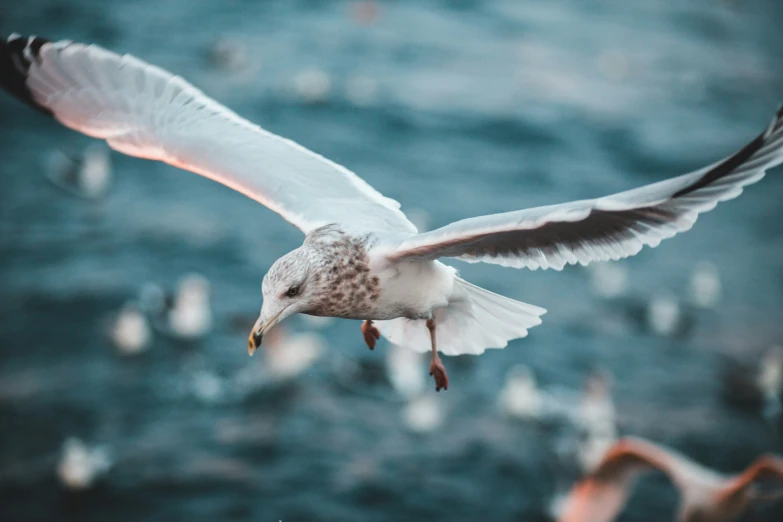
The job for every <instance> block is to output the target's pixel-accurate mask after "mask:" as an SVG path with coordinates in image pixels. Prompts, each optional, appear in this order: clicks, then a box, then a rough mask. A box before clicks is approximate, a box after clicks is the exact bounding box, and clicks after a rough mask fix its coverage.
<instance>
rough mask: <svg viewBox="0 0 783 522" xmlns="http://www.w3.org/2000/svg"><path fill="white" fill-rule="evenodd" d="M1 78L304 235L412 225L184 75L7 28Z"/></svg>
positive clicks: (92, 130) (408, 229) (49, 108)
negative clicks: (328, 228) (331, 227)
mask: <svg viewBox="0 0 783 522" xmlns="http://www.w3.org/2000/svg"><path fill="white" fill-rule="evenodd" d="M0 85H2V86H3V88H5V89H6V90H8V91H10V92H11V93H12V94H14V95H16V96H17V97H19V98H21V99H22V100H24V101H25V102H27V103H29V104H31V105H33V106H35V107H37V108H38V109H40V110H41V111H43V112H45V113H47V114H49V115H51V116H52V117H54V118H55V119H56V120H58V121H59V122H60V123H62V124H63V125H65V126H67V127H70V128H72V129H74V130H77V131H79V132H82V133H84V134H87V135H89V136H93V137H95V138H101V139H104V140H106V141H107V142H108V144H109V145H110V146H111V147H112V148H113V149H116V150H118V151H120V152H124V153H125V154H128V155H131V156H137V157H141V158H147V159H155V160H160V161H164V162H166V163H169V164H171V165H174V166H176V167H180V168H183V169H186V170H190V171H192V172H195V173H197V174H200V175H202V176H205V177H207V178H210V179H213V180H215V181H217V182H219V183H222V184H223V185H226V186H228V187H230V188H232V189H234V190H236V191H238V192H241V193H242V194H245V195H246V196H248V197H250V198H252V199H254V200H256V201H258V202H259V203H262V204H263V205H266V206H267V207H269V208H270V209H272V210H274V211H275V212H277V213H279V214H280V215H281V216H283V217H284V218H285V219H286V220H288V221H289V222H291V223H293V224H294V225H296V226H297V227H299V228H300V229H301V230H302V231H304V232H305V233H308V232H310V231H311V230H314V229H315V228H318V227H320V226H323V225H327V224H330V223H339V224H341V225H344V226H345V227H347V228H351V229H361V230H367V231H376V230H381V231H391V232H398V233H399V232H401V233H404V234H405V235H409V234H413V233H415V232H416V228H415V227H414V226H413V225H412V224H411V223H410V221H408V219H407V218H406V217H405V215H404V214H403V213H402V212H401V211H400V209H399V207H400V205H399V203H397V202H396V201H394V200H392V199H389V198H386V197H384V196H382V195H381V194H380V193H378V192H377V191H376V190H374V189H373V188H372V187H370V185H368V184H367V183H366V182H365V181H363V180H362V179H361V178H359V177H358V176H356V175H355V174H354V173H352V172H350V171H349V170H348V169H346V168H344V167H341V166H340V165H337V164H336V163H333V162H331V161H329V160H328V159H326V158H323V157H322V156H319V155H318V154H316V153H314V152H311V151H309V150H307V149H305V148H304V147H302V146H300V145H298V144H296V143H294V142H293V141H290V140H287V139H284V138H281V137H279V136H276V135H274V134H272V133H270V132H267V131H265V130H264V129H262V128H261V127H258V126H257V125H254V124H252V123H250V122H249V121H247V120H245V119H244V118H241V117H239V116H238V115H236V114H235V113H234V112H232V111H231V110H229V109H227V108H226V107H224V106H222V105H220V104H219V103H217V102H216V101H214V100H212V99H211V98H209V97H208V96H206V95H205V94H204V93H202V92H201V91H199V90H198V89H196V88H195V87H193V86H192V85H190V84H189V83H188V82H186V81H185V80H183V79H182V78H180V77H178V76H174V75H172V74H171V73H169V72H167V71H164V70H163V69H160V68H158V67H155V66H152V65H149V64H147V63H145V62H143V61H141V60H139V59H137V58H134V57H133V56H129V55H123V56H120V55H118V54H115V53H112V52H110V51H107V50H105V49H102V48H100V47H97V46H95V45H84V44H79V43H72V42H69V41H59V42H49V41H47V40H45V39H43V38H39V37H29V38H26V37H21V36H19V35H11V36H10V37H9V38H8V40H7V41H6V42H2V41H0Z"/></svg>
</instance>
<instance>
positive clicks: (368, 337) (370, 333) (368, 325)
mask: <svg viewBox="0 0 783 522" xmlns="http://www.w3.org/2000/svg"><path fill="white" fill-rule="evenodd" d="M362 335H364V342H365V343H367V346H369V347H370V350H373V349H375V341H377V340H378V339H380V338H381V332H379V331H378V329H377V328H376V327H374V326H373V325H372V320H370V319H368V320H366V321H364V322H363V323H362Z"/></svg>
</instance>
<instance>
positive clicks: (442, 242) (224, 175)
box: [0, 34, 783, 390]
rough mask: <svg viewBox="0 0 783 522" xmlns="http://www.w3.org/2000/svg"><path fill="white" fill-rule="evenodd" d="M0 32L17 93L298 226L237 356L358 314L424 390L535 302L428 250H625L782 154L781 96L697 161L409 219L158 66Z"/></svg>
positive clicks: (505, 257) (520, 326)
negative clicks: (417, 358)
mask: <svg viewBox="0 0 783 522" xmlns="http://www.w3.org/2000/svg"><path fill="white" fill-rule="evenodd" d="M0 43H1V44H2V47H0V84H2V86H3V87H4V88H5V89H6V90H8V91H9V92H11V93H12V94H14V95H16V96H17V97H19V98H21V99H22V100H23V101H25V102H27V103H28V104H30V105H32V106H34V107H36V108H37V109H39V110H41V111H43V112H44V113H46V114H48V115H50V116H52V117H53V118H55V119H56V120H58V121H59V122H60V123H62V124H63V125H65V126H67V127H70V128H72V129H75V130H77V131H79V132H82V133H84V134H87V135H88V136H92V137H96V138H100V139H104V140H106V142H107V143H108V144H109V146H111V147H112V148H113V149H115V150H117V151H120V152H123V153H125V154H128V155H131V156H137V157H141V158H147V159H154V160H160V161H163V162H166V163H168V164H170V165H174V166H176V167H180V168H182V169H185V170H190V171H192V172H195V173H196V174H200V175H202V176H205V177H207V178H210V179H213V180H215V181H217V182H219V183H222V184H224V185H226V186H228V187H230V188H232V189H234V190H237V191H239V192H241V193H242V194H244V195H246V196H248V197H250V198H252V199H254V200H256V201H258V202H259V203H261V204H263V205H266V206H267V207H269V208H270V209H272V210H274V211H275V212H277V213H278V214H280V215H281V216H282V217H283V218H285V219H286V220H288V221H289V222H290V223H292V224H293V225H295V226H296V227H298V228H299V229H301V231H302V232H303V233H304V234H305V239H304V243H303V244H302V246H300V247H299V248H297V249H296V250H293V251H292V252H289V253H288V254H286V255H284V256H283V257H281V258H280V259H278V260H277V261H276V262H275V263H274V264H273V265H272V267H271V268H270V269H269V272H268V273H267V274H266V276H265V277H264V280H263V285H262V293H263V305H262V307H261V312H260V316H259V318H258V321H257V322H256V323H255V325H254V327H253V329H252V331H251V333H250V337H249V339H248V351H249V352H250V354H251V355H252V353H253V352H254V351H255V350H256V348H257V347H258V345H259V344H260V343H261V339H262V337H263V335H264V333H265V332H267V331H268V330H269V329H270V328H271V327H272V326H274V325H275V324H276V323H278V322H279V321H281V320H283V319H284V318H286V317H288V316H290V315H291V314H294V313H305V314H310V315H319V316H333V317H342V318H348V319H361V320H364V323H363V324H362V332H363V335H364V339H365V341H366V343H367V344H368V346H369V347H370V348H373V347H374V346H375V341H376V340H377V339H378V338H380V334H381V333H383V334H384V335H385V336H386V337H387V338H388V339H389V340H390V341H391V342H393V343H395V344H401V345H405V346H408V347H409V348H412V349H414V350H417V351H420V352H424V353H426V352H430V353H431V363H430V373H431V375H433V376H434V378H435V383H436V389H437V390H440V389H441V388H447V387H448V376H447V374H446V369H445V367H444V366H443V363H442V362H441V360H440V357H439V356H438V351H440V352H441V353H443V354H445V355H458V354H467V353H470V354H480V353H482V352H483V351H484V350H485V349H486V348H503V347H505V346H506V344H507V343H508V341H510V340H511V339H516V338H520V337H525V336H526V335H527V331H528V329H529V328H531V327H533V326H536V325H538V324H540V323H541V319H540V316H541V315H543V314H544V313H545V312H546V310H544V309H543V308H540V307H538V306H533V305H529V304H525V303H521V302H518V301H514V300H512V299H509V298H506V297H502V296H500V295H497V294H494V293H492V292H489V291H487V290H484V289H482V288H479V287H477V286H474V285H472V284H470V283H468V282H467V281H465V280H463V279H461V278H459V277H458V276H457V271H456V270H455V269H453V268H451V267H448V266H446V265H444V264H443V263H441V262H440V261H438V260H439V259H440V258H442V257H453V258H457V259H462V260H464V261H468V262H478V261H483V262H485V263H494V264H499V265H503V266H509V267H515V268H522V267H526V268H531V269H536V268H554V269H556V270H560V269H562V268H563V267H564V266H565V265H566V264H576V263H580V264H582V265H586V264H588V263H590V262H592V261H606V260H616V259H620V258H624V257H628V256H631V255H634V254H636V253H637V252H639V251H640V250H641V249H642V247H643V246H645V245H648V246H656V245H658V243H660V241H661V240H662V239H665V238H668V237H672V236H673V235H675V234H676V233H677V232H681V231H684V230H687V229H689V228H691V226H692V225H693V223H694V221H696V217H697V216H698V215H699V214H700V213H701V212H704V211H707V210H710V209H712V208H713V207H714V206H715V205H716V204H717V203H718V202H719V201H724V200H727V199H731V198H734V197H736V196H737V195H739V194H740V192H742V188H743V187H744V186H745V185H748V184H750V183H754V182H756V181H758V180H760V179H761V178H762V177H763V176H764V172H765V170H766V169H768V168H770V167H774V166H776V165H778V164H780V163H781V162H783V110H781V111H778V113H777V115H776V117H775V118H774V119H773V120H772V123H771V124H770V125H769V127H767V129H766V130H765V131H764V132H763V133H761V135H759V136H758V137H757V138H756V139H754V140H753V141H752V142H750V143H749V144H748V145H746V146H745V147H744V148H743V149H742V150H740V151H739V152H737V153H736V154H734V155H733V156H731V157H729V158H727V159H725V160H723V161H720V162H718V163H715V164H713V165H710V166H709V167H706V168H703V169H701V170H698V171H696V172H692V173H690V174H685V175H683V176H679V177H676V178H672V179H669V180H666V181H661V182H658V183H655V184H652V185H648V186H646V187H642V188H639V189H636V190H630V191H627V192H622V193H619V194H615V195H613V196H607V197H603V198H598V199H590V200H582V201H575V202H571V203H565V204H561V205H551V206H545V207H538V208H532V209H527V210H517V211H512V212H507V213H503V214H494V215H488V216H480V217H474V218H469V219H465V220H462V221H458V222H456V223H451V224H450V225H447V226H445V227H442V228H439V229H437V230H433V231H431V232H426V233H422V234H419V233H417V230H416V227H415V226H414V225H413V224H412V223H411V222H410V221H409V220H408V219H407V218H406V217H405V214H403V213H402V212H401V211H400V205H399V203H397V202H396V201H394V200H391V199H389V198H387V197H384V196H382V195H381V194H380V193H378V192H377V191H375V190H374V189H373V188H372V187H370V186H369V185H368V184H367V183H366V182H365V181H363V180H362V179H361V178H359V177H358V176H356V175H355V174H354V173H352V172H351V171H349V170H347V169H346V168H344V167H342V166H340V165H337V164H336V163H333V162H331V161H329V160H328V159H326V158H323V157H321V156H319V155H318V154H315V153H313V152H311V151H309V150H307V149H305V148H304V147H302V146H300V145H298V144H296V143H294V142H292V141H290V140H287V139H284V138H281V137H279V136H276V135H274V134H271V133H269V132H267V131H265V130H264V129H262V128H261V127H259V126H257V125H254V124H252V123H250V122H249V121H247V120H245V119H243V118H241V117H240V116H238V115H237V114H235V113H234V112H232V111H231V110H229V109H227V108H226V107H224V106H222V105H220V104H219V103H217V102H216V101H214V100H212V99H210V98H209V97H207V96H206V95H205V94H204V93H202V92H201V91H199V90H198V89H196V88H195V87H193V86H192V85H190V84H189V83H187V82H186V81H185V80H183V79H182V78H180V77H178V76H174V75H172V74H171V73H169V72H166V71H164V70H163V69H160V68H158V67H155V66H153V65H149V64H147V63H145V62H143V61H141V60H139V59H137V58H135V57H133V56H130V55H118V54H115V53H112V52H110V51H107V50H105V49H102V48H101V47H97V46H95V45H85V44H80V43H73V42H70V41H58V42H50V41H48V40H45V39H43V38H40V37H36V36H31V37H22V36H19V35H17V34H13V35H11V36H10V37H8V39H7V41H6V42H0ZM373 321H377V323H376V324H373ZM436 333H437V344H436Z"/></svg>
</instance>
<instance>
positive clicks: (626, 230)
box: [386, 108, 783, 270]
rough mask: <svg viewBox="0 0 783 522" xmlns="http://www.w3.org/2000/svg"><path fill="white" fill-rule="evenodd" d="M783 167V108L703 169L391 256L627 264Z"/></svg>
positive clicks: (516, 215)
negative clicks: (753, 136)
mask: <svg viewBox="0 0 783 522" xmlns="http://www.w3.org/2000/svg"><path fill="white" fill-rule="evenodd" d="M781 162H783V108H781V110H779V111H778V113H777V114H776V116H775V118H774V119H773V120H772V123H770V125H769V127H767V129H766V130H765V131H764V132H763V133H761V134H760V135H759V136H758V137H757V138H756V139H754V140H753V141H752V142H750V143H749V144H748V145H746V146H745V147H744V148H743V149H742V150H740V151H739V152H737V153H736V154H734V155H733V156H731V157H729V158H727V159H725V160H723V161H720V162H718V163H715V164H714V165H711V166H709V167H706V168H703V169H701V170H698V171H696V172H692V173H690V174H685V175H682V176H679V177H676V178H672V179H668V180H666V181H661V182H659V183H654V184H652V185H647V186H645V187H641V188H638V189H635V190H629V191H627V192H621V193H619V194H614V195H612V196H607V197H603V198H598V199H589V200H583V201H574V202H571V203H564V204H561V205H551V206H545V207H538V208H531V209H527V210H519V211H516V212H507V213H504V214H494V215H489V216H481V217H475V218H470V219H465V220H462V221H457V222H456V223H451V224H450V225H447V226H445V227H442V228H439V229H437V230H433V231H431V232H426V233H423V234H418V235H415V236H412V237H409V238H407V239H404V240H402V241H401V242H400V243H398V244H397V245H394V246H392V247H390V248H389V250H388V252H387V253H386V257H387V258H388V259H390V260H392V261H399V260H404V259H436V258H439V257H455V258H459V259H462V260H464V261H469V262H478V261H483V262H485V263H495V264H499V265H504V266H511V267H515V268H523V267H527V268H532V269H537V268H554V269H556V270H561V269H562V268H563V267H564V266H565V265H566V264H576V263H581V264H582V265H586V264H587V263H590V262H592V261H605V260H610V259H614V260H616V259H621V258H624V257H628V256H632V255H634V254H636V253H638V252H639V251H640V250H641V249H642V247H643V246H645V245H648V246H651V247H655V246H657V245H658V243H660V242H661V240H663V239H666V238H670V237H672V236H674V235H675V234H677V233H678V232H683V231H685V230H688V229H689V228H691V226H693V223H694V222H695V221H696V218H697V217H698V215H699V214H700V213H702V212H706V211H708V210H711V209H712V208H713V207H715V205H716V204H717V203H718V202H720V201H725V200H728V199H732V198H734V197H736V196H738V195H739V194H740V193H741V192H742V188H743V187H744V186H745V185H749V184H751V183H755V182H756V181H758V180H760V179H761V178H762V177H764V173H765V171H766V170H767V169H769V168H772V167H774V166H776V165H779V164H780V163H781Z"/></svg>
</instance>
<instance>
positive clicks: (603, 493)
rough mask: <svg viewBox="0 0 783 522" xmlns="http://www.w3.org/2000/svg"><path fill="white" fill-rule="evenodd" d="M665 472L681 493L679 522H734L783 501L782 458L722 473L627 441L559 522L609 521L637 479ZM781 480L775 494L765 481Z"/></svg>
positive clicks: (574, 494) (572, 498) (577, 489)
mask: <svg viewBox="0 0 783 522" xmlns="http://www.w3.org/2000/svg"><path fill="white" fill-rule="evenodd" d="M650 469H655V470H659V471H662V472H663V473H664V474H666V476H667V477H668V478H669V480H671V481H672V482H673V483H674V485H675V486H676V487H677V488H678V489H679V490H680V507H679V512H678V515H677V520H678V521H679V522H730V521H732V520H736V519H737V518H738V517H739V516H740V515H742V513H744V512H745V511H746V510H747V509H749V508H750V507H752V506H753V505H754V504H756V503H758V502H761V501H764V500H779V499H781V498H783V460H781V459H780V458H778V457H776V456H772V455H765V456H762V457H760V458H758V459H757V460H756V461H755V462H753V464H751V465H750V466H749V467H748V468H747V469H746V470H745V471H743V472H742V473H740V474H738V475H723V474H721V473H718V472H716V471H713V470H711V469H708V468H705V467H703V466H701V465H700V464H697V463H696V462H694V461H692V460H690V459H688V458H687V457H685V456H683V455H680V454H679V453H676V452H675V451H673V450H670V449H668V448H664V447H662V446H658V445H656V444H653V443H652V442H649V441H646V440H643V439H637V438H625V439H622V440H620V441H619V442H617V444H615V445H614V446H613V447H612V448H611V449H610V450H609V451H608V452H607V453H606V456H605V457H604V458H603V459H602V460H601V462H600V463H599V464H598V466H597V467H596V469H595V471H593V472H592V473H591V474H590V475H588V476H587V477H586V478H584V479H583V480H581V481H580V482H579V483H577V484H576V485H575V486H574V488H573V489H572V490H571V493H570V494H569V496H568V498H567V499H566V501H565V509H564V513H563V515H562V517H561V518H560V519H559V521H560V522H610V521H612V520H615V519H616V518H617V516H618V515H619V514H620V512H621V510H622V508H623V506H624V505H625V503H626V501H627V498H628V495H629V491H630V489H631V488H632V487H633V484H634V482H635V480H636V479H637V478H638V476H639V475H640V474H641V473H642V472H644V471H647V470H650ZM772 480H774V481H777V482H779V483H780V484H779V488H778V489H777V490H776V492H774V493H773V494H769V493H766V492H765V491H764V490H762V485H761V483H762V482H766V481H772Z"/></svg>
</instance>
